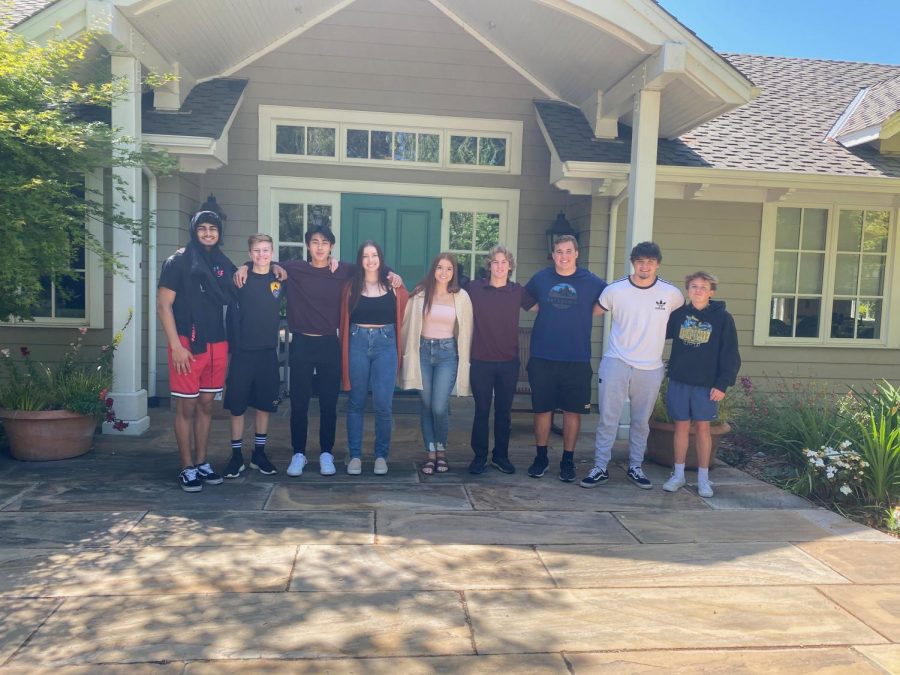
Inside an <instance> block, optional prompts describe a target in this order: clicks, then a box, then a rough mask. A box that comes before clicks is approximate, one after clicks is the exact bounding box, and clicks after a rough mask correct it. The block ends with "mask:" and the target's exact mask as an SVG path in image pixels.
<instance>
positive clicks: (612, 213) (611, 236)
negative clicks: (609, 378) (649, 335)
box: [603, 185, 628, 354]
mask: <svg viewBox="0 0 900 675" xmlns="http://www.w3.org/2000/svg"><path fill="white" fill-rule="evenodd" d="M627 197H628V186H627V185H626V186H625V187H624V188H622V191H621V192H620V193H619V194H617V195H616V196H615V197H614V198H613V200H612V202H611V203H610V205H609V231H608V232H607V240H606V280H607V281H612V279H613V275H614V274H615V273H616V230H617V229H618V225H619V206H620V205H621V204H622V202H624V201H625V199H626V198H627ZM611 326H612V321H608V320H607V319H606V318H604V319H603V353H604V354H605V353H606V348H607V346H609V331H610V327H611Z"/></svg>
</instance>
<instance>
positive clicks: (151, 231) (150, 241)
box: [143, 166, 159, 408]
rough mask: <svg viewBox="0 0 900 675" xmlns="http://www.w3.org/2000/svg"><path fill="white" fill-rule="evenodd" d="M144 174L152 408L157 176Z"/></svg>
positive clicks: (151, 396) (151, 398) (152, 403)
mask: <svg viewBox="0 0 900 675" xmlns="http://www.w3.org/2000/svg"><path fill="white" fill-rule="evenodd" d="M143 174H144V176H145V177H146V179H147V188H148V190H147V192H148V193H149V197H148V199H147V210H148V211H149V212H150V222H149V223H148V224H147V268H148V269H147V397H148V401H147V404H148V406H149V407H151V408H155V407H156V406H157V405H159V401H158V400H157V398H156V331H157V328H156V320H157V318H156V302H155V300H154V301H151V298H152V297H153V296H152V295H151V294H154V293H155V291H156V281H157V274H156V269H157V268H156V250H157V243H156V209H157V181H156V176H155V175H153V172H152V171H150V169H148V168H147V167H146V166H145V167H143Z"/></svg>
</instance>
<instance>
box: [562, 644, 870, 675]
mask: <svg viewBox="0 0 900 675" xmlns="http://www.w3.org/2000/svg"><path fill="white" fill-rule="evenodd" d="M867 649H881V647H870V648H867ZM566 660H567V661H568V662H569V663H571V664H572V669H573V671H574V672H575V673H576V675H580V674H581V673H596V672H603V673H609V674H610V675H616V674H617V673H620V674H622V675H626V674H627V675H640V674H641V673H654V674H655V673H691V674H693V673H729V674H730V675H738V674H742V673H746V674H749V673H804V674H805V675H851V674H852V675H857V674H858V675H868V674H872V675H874V674H875V673H881V670H879V669H878V668H876V667H875V666H873V665H872V664H871V663H870V662H869V661H868V660H867V659H866V658H865V657H864V656H862V655H860V654H858V653H856V652H855V651H853V650H852V649H849V648H826V649H760V650H752V651H750V650H736V649H734V650H732V649H729V650H724V649H713V650H702V651H700V650H698V651H671V650H665V651H660V652H648V651H641V652H617V653H615V654H573V653H567V654H566Z"/></svg>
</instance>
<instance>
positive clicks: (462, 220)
mask: <svg viewBox="0 0 900 675" xmlns="http://www.w3.org/2000/svg"><path fill="white" fill-rule="evenodd" d="M449 234H450V252H451V253H453V254H454V255H455V256H456V259H457V260H458V261H459V268H460V271H461V272H462V273H463V274H465V275H466V276H468V277H469V278H470V279H477V278H478V277H479V268H481V266H482V264H483V263H484V258H485V256H486V255H487V254H488V251H490V249H491V247H492V246H495V245H497V244H498V243H499V241H500V214H499V213H489V212H481V211H474V210H473V211H468V210H465V211H455V210H451V211H450V233H449Z"/></svg>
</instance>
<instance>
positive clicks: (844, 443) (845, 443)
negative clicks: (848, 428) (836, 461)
mask: <svg viewBox="0 0 900 675" xmlns="http://www.w3.org/2000/svg"><path fill="white" fill-rule="evenodd" d="M851 445H853V444H852V443H851V442H850V441H841V445H840V448H841V450H846V449H847V448H849V447H850V446H851Z"/></svg>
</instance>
